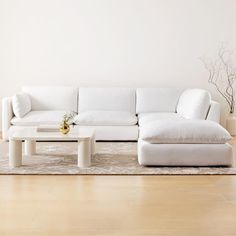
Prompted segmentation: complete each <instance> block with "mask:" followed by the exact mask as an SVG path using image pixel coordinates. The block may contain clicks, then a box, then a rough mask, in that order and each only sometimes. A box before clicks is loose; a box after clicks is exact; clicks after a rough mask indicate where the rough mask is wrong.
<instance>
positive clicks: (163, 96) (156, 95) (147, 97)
mask: <svg viewBox="0 0 236 236" xmlns="http://www.w3.org/2000/svg"><path fill="white" fill-rule="evenodd" d="M182 92H183V89H179V88H138V89H137V104H136V112H137V113H138V114H139V113H145V112H176V107H177V104H178V100H179V97H180V95H181V93H182Z"/></svg>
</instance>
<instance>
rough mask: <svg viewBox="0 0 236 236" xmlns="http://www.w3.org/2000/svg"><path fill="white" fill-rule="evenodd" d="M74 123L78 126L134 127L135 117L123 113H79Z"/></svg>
mask: <svg viewBox="0 0 236 236" xmlns="http://www.w3.org/2000/svg"><path fill="white" fill-rule="evenodd" d="M75 120H76V123H77V124H79V125H104V126H107V125H108V126H109V125H120V126H122V125H135V124H137V117H136V115H134V114H132V113H130V112H124V111H86V112H82V113H79V115H78V117H77V119H75Z"/></svg>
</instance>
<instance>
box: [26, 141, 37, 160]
mask: <svg viewBox="0 0 236 236" xmlns="http://www.w3.org/2000/svg"><path fill="white" fill-rule="evenodd" d="M35 153H36V141H35V140H25V155H27V156H32V155H34V154H35Z"/></svg>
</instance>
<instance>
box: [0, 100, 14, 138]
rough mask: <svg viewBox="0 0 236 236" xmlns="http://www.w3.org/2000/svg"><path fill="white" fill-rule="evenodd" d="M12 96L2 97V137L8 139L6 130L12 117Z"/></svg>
mask: <svg viewBox="0 0 236 236" xmlns="http://www.w3.org/2000/svg"><path fill="white" fill-rule="evenodd" d="M13 116H14V115H13V110H12V98H11V97H5V98H3V99H2V138H3V140H8V130H9V128H10V126H11V119H12V118H13Z"/></svg>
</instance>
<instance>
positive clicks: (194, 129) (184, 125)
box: [139, 120, 231, 144]
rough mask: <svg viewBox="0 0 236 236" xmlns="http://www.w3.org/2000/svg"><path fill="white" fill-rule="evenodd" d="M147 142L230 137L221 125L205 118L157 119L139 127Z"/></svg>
mask: <svg viewBox="0 0 236 236" xmlns="http://www.w3.org/2000/svg"><path fill="white" fill-rule="evenodd" d="M139 137H140V138H141V139H143V140H145V141H148V142H149V143H195V144H196V143H211V144H212V143H214V144H219V143H226V142H227V141H228V140H230V139H231V136H230V134H229V132H228V131H227V130H226V129H224V128H223V127H222V126H221V125H219V124H217V123H216V122H213V121H207V120H172V121H166V120H159V121H154V122H151V123H149V124H147V125H145V126H143V127H141V128H140V135H139Z"/></svg>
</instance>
